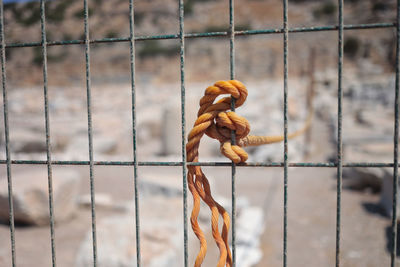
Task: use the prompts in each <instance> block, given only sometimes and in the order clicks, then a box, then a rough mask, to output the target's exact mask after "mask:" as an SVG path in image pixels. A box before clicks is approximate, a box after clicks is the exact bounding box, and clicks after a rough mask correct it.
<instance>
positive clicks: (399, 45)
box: [391, 0, 400, 267]
mask: <svg viewBox="0 0 400 267" xmlns="http://www.w3.org/2000/svg"><path fill="white" fill-rule="evenodd" d="M396 22H397V23H396V37H397V40H396V88H395V90H396V92H395V101H394V116H395V118H394V148H393V150H394V151H393V154H394V155H393V163H394V167H393V211H392V237H391V238H392V245H393V247H392V251H391V267H395V265H396V256H397V204H398V203H397V202H398V200H397V195H398V190H397V189H398V185H399V166H398V163H399V94H400V92H399V88H400V74H399V72H400V60H399V57H400V0H398V1H397V20H396Z"/></svg>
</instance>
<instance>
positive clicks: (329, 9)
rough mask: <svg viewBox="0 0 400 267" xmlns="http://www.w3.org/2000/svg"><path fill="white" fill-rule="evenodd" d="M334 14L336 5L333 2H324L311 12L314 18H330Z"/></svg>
mask: <svg viewBox="0 0 400 267" xmlns="http://www.w3.org/2000/svg"><path fill="white" fill-rule="evenodd" d="M335 13H336V4H335V3H334V2H326V3H323V4H322V5H321V6H319V7H318V8H316V9H315V10H314V11H313V15H314V17H315V18H317V19H318V18H321V17H331V16H333V15H334V14H335Z"/></svg>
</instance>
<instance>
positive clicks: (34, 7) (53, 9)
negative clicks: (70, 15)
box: [5, 1, 72, 26]
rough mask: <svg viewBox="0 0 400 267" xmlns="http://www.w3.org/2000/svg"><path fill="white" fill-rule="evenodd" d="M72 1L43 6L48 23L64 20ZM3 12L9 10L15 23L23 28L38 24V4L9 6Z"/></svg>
mask: <svg viewBox="0 0 400 267" xmlns="http://www.w3.org/2000/svg"><path fill="white" fill-rule="evenodd" d="M71 4H72V1H51V2H47V3H46V5H45V14H46V19H47V21H48V22H53V23H59V22H61V21H63V20H64V19H65V13H66V10H67V8H68V7H69V6H70V5H71ZM5 10H11V13H12V14H13V17H14V19H15V21H16V22H17V23H19V24H22V25H24V26H31V25H32V24H35V23H38V22H40V3H39V2H29V3H25V4H16V3H14V4H9V5H6V6H5Z"/></svg>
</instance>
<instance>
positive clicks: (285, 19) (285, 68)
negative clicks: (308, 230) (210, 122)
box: [283, 0, 289, 267]
mask: <svg viewBox="0 0 400 267" xmlns="http://www.w3.org/2000/svg"><path fill="white" fill-rule="evenodd" d="M288 54H289V29H288V0H283V131H284V132H283V150H284V151H283V266H284V267H286V266H287V231H288V225H287V221H288V219H287V213H288Z"/></svg>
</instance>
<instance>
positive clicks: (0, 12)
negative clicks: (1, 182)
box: [0, 0, 17, 267]
mask: <svg viewBox="0 0 400 267" xmlns="http://www.w3.org/2000/svg"><path fill="white" fill-rule="evenodd" d="M0 24H1V25H0V39H1V78H2V79H1V80H2V81H1V82H2V87H3V111H4V137H5V145H6V161H7V184H8V213H9V217H10V238H11V263H12V266H13V267H15V266H16V265H17V262H16V251H15V226H14V204H13V190H12V178H11V155H10V134H9V130H10V125H9V123H8V97H7V86H6V44H5V40H4V5H3V0H0Z"/></svg>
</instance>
